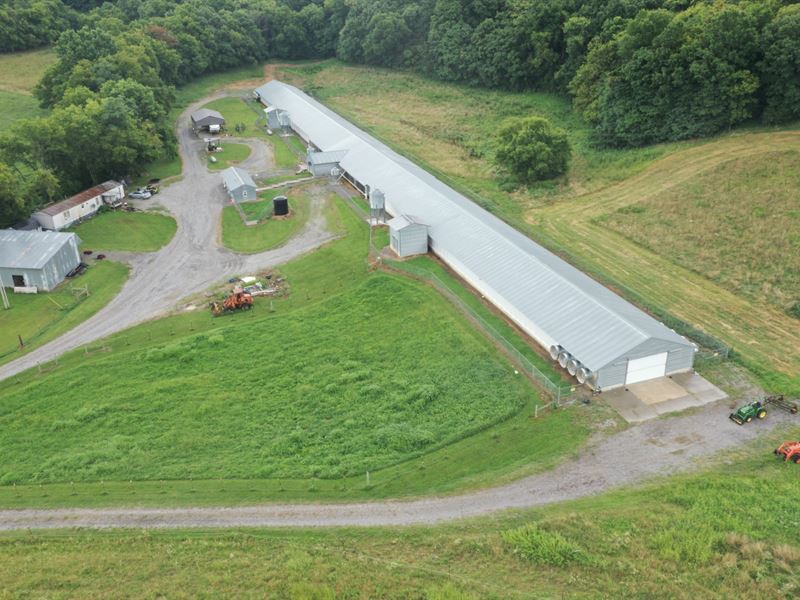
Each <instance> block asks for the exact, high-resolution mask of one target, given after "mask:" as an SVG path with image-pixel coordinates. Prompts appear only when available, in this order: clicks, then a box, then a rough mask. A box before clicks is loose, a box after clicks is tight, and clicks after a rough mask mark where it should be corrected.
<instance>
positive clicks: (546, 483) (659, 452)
mask: <svg viewBox="0 0 800 600" xmlns="http://www.w3.org/2000/svg"><path fill="white" fill-rule="evenodd" d="M729 412H730V408H729V407H728V406H727V405H726V404H725V403H718V404H716V405H713V406H708V407H706V408H704V409H703V410H701V411H699V412H697V413H694V414H689V415H683V416H678V417H671V418H662V419H657V420H654V421H649V422H647V423H645V424H642V425H638V426H636V427H633V428H631V429H627V430H625V431H622V432H620V433H617V434H614V435H612V436H610V437H607V438H605V439H602V440H596V441H595V442H594V443H592V444H590V445H589V446H588V447H587V448H586V449H584V451H583V452H582V454H581V455H580V456H579V457H577V458H575V459H571V460H569V461H567V462H565V463H563V464H562V465H561V466H559V467H557V468H555V469H553V470H551V471H547V472H545V473H540V474H537V475H533V476H530V477H526V478H524V479H520V480H518V481H515V482H514V483H511V484H508V485H503V486H500V487H495V488H491V489H487V490H480V491H477V492H471V493H466V494H462V495H458V496H446V497H433V498H425V499H421V500H411V501H395V500H390V501H385V502H368V503H350V504H296V505H291V504H271V505H263V506H247V507H229V508H174V509H157V508H155V509H153V508H146V509H145V508H114V509H48V510H0V530H13V529H55V528H65V527H88V528H110V527H117V528H119V527H123V528H125V527H135V528H159V529H165V528H188V527H265V526H278V527H324V526H357V527H364V526H397V525H414V524H433V523H440V522H443V521H452V520H456V519H462V518H467V517H476V516H481V515H487V514H490V513H493V512H497V511H500V510H506V509H522V508H530V507H535V506H542V505H545V504H551V503H554V502H561V501H564V500H571V499H575V498H582V497H585V496H591V495H594V494H598V493H600V492H603V491H605V490H608V489H611V488H615V487H619V486H624V485H630V484H634V483H639V482H642V481H644V480H646V479H648V478H652V477H654V476H658V475H669V474H672V473H676V472H679V471H684V470H688V469H691V468H695V467H696V466H697V462H696V459H709V458H711V459H719V458H724V456H725V451H726V450H728V449H735V448H736V447H737V446H739V445H741V444H743V443H747V442H749V441H752V440H754V439H755V438H756V437H758V436H759V435H762V434H764V433H766V432H768V431H770V430H772V429H775V428H777V427H783V426H786V425H787V424H788V423H789V422H790V420H791V417H789V416H788V415H785V414H782V413H778V412H774V413H772V414H771V415H770V417H769V419H768V420H767V421H766V422H754V423H751V424H749V425H747V426H744V427H740V426H738V425H735V424H734V423H732V422H731V421H730V420H728V413H729ZM776 460H777V459H776Z"/></svg>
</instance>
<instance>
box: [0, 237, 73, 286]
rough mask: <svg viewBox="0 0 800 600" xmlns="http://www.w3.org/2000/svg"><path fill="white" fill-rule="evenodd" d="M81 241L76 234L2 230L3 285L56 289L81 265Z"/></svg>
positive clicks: (0, 261)
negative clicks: (79, 248)
mask: <svg viewBox="0 0 800 600" xmlns="http://www.w3.org/2000/svg"><path fill="white" fill-rule="evenodd" d="M78 244H80V238H79V237H78V236H77V235H76V234H74V233H62V232H58V231H14V230H12V229H3V230H0V285H2V286H3V287H35V288H36V289H38V290H40V291H45V292H48V291H50V290H52V289H53V288H55V287H56V286H57V285H58V284H59V283H61V282H62V281H64V278H65V277H66V276H67V273H69V272H70V271H72V270H73V269H74V268H75V267H77V266H78V265H79V264H80V262H81V257H80V253H79V251H78Z"/></svg>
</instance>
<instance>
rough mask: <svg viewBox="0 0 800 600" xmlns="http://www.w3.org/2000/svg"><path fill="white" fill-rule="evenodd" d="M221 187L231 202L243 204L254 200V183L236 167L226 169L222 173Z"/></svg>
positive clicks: (244, 172)
mask: <svg viewBox="0 0 800 600" xmlns="http://www.w3.org/2000/svg"><path fill="white" fill-rule="evenodd" d="M222 186H223V187H224V188H225V191H227V192H228V196H229V197H230V199H231V200H234V201H236V202H244V201H247V200H255V199H256V182H255V181H253V178H252V177H250V173H248V172H247V171H245V170H244V169H240V168H238V167H228V168H227V169H225V170H224V171H223V172H222Z"/></svg>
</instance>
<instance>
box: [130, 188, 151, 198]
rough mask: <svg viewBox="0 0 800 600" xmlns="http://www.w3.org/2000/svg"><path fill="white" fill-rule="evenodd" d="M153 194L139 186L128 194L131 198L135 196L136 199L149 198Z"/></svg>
mask: <svg viewBox="0 0 800 600" xmlns="http://www.w3.org/2000/svg"><path fill="white" fill-rule="evenodd" d="M152 195H153V194H151V193H150V192H148V191H147V190H146V189H144V188H139V189H138V190H136V191H134V192H131V193H130V194H128V197H129V198H133V199H134V200H147V199H148V198H149V197H150V196H152Z"/></svg>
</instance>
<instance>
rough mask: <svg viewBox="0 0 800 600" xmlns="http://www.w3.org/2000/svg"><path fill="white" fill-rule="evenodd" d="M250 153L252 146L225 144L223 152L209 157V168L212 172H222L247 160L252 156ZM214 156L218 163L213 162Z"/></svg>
mask: <svg viewBox="0 0 800 600" xmlns="http://www.w3.org/2000/svg"><path fill="white" fill-rule="evenodd" d="M250 152H251V150H250V146H248V145H247V144H235V143H232V142H229V143H226V144H223V146H222V152H214V153H213V154H209V155H208V168H209V169H211V170H212V171H222V170H223V169H227V168H228V167H232V166H234V165H237V164H239V163H240V162H242V161H243V160H246V159H247V157H248V156H250ZM212 156H213V157H214V159H216V162H212V160H211V157H212Z"/></svg>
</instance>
